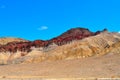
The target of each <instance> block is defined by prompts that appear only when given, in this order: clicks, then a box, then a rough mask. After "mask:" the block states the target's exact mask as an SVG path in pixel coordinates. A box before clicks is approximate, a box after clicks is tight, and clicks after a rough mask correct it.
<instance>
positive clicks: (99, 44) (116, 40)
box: [25, 32, 120, 63]
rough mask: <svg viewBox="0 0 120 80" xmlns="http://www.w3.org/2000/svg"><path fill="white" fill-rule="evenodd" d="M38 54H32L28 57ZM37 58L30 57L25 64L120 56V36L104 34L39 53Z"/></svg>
mask: <svg viewBox="0 0 120 80" xmlns="http://www.w3.org/2000/svg"><path fill="white" fill-rule="evenodd" d="M32 53H33V54H34V53H36V52H34V51H33V52H31V53H30V54H29V55H28V56H30V55H33V54H32ZM39 53H40V55H39V56H36V57H29V58H28V59H26V60H25V62H26V63H27V62H28V63H29V62H41V61H45V60H47V61H49V60H50V61H51V60H52V61H56V60H63V59H65V60H66V59H79V58H85V57H91V56H102V55H106V54H109V53H113V54H114V53H115V54H120V34H118V33H110V32H102V33H100V34H98V35H96V36H91V37H87V38H84V39H82V40H75V41H72V42H71V43H69V44H66V45H62V46H58V47H56V48H54V49H52V50H51V49H50V50H49V51H47V52H39Z"/></svg>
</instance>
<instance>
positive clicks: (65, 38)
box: [0, 28, 107, 53]
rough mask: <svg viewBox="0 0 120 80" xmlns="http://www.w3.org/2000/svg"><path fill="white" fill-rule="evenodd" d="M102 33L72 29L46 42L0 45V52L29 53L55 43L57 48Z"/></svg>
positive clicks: (36, 41)
mask: <svg viewBox="0 0 120 80" xmlns="http://www.w3.org/2000/svg"><path fill="white" fill-rule="evenodd" d="M103 31H107V29H104V30H103ZM103 31H97V32H95V33H93V32H91V31H89V30H88V29H85V28H72V29H70V30H68V31H66V32H65V33H63V34H62V35H60V36H58V37H55V38H52V39H50V40H48V41H43V40H35V41H33V42H31V41H29V42H10V43H8V44H6V45H0V52H7V51H8V52H12V53H15V52H17V51H21V52H30V51H31V47H36V48H38V47H47V46H48V45H49V44H51V43H55V44H57V45H59V46H61V45H64V44H67V43H69V42H71V41H73V40H81V39H83V38H85V37H89V36H94V35H97V34H99V33H101V32H103Z"/></svg>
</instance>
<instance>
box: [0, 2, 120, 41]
mask: <svg viewBox="0 0 120 80" xmlns="http://www.w3.org/2000/svg"><path fill="white" fill-rule="evenodd" d="M75 27H85V28H89V29H90V30H91V31H97V30H102V29H104V28H107V29H108V30H109V31H115V32H118V31H120V0H0V37H6V36H13V37H20V38H25V39H28V40H35V39H43V40H46V39H50V38H52V37H55V36H58V35H60V34H61V33H63V32H64V31H66V30H68V29H70V28H75Z"/></svg>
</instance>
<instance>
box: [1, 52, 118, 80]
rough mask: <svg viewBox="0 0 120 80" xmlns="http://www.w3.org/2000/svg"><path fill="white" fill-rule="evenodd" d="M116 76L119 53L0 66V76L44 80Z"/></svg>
mask: <svg viewBox="0 0 120 80" xmlns="http://www.w3.org/2000/svg"><path fill="white" fill-rule="evenodd" d="M118 77H119V79H120V55H119V54H112V53H111V54H107V55H104V56H100V57H97V56H96V57H95V56H94V57H89V58H84V59H74V60H60V61H53V62H41V63H30V64H12V65H1V66H0V78H46V80H47V78H49V79H50V78H51V79H53V78H61V79H62V78H64V79H63V80H67V79H68V78H69V80H76V79H77V78H78V80H79V79H80V78H118ZM65 78H66V79H65ZM72 78H76V79H72ZM42 80H44V79H42ZM53 80H54V79H53Z"/></svg>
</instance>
